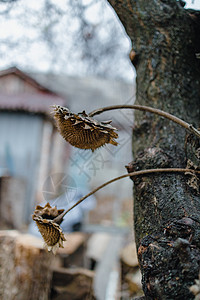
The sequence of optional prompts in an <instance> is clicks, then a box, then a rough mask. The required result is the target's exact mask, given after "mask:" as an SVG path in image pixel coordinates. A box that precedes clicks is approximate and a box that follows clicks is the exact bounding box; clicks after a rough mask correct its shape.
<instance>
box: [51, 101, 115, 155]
mask: <svg viewBox="0 0 200 300" xmlns="http://www.w3.org/2000/svg"><path fill="white" fill-rule="evenodd" d="M53 108H54V111H53V113H54V118H55V120H56V125H57V128H58V130H59V132H60V134H61V135H62V137H63V138H64V139H65V140H66V141H67V142H69V143H70V144H71V145H72V146H74V147H77V148H80V149H91V150H92V151H94V150H95V149H97V148H99V147H101V146H103V145H105V144H112V145H115V146H117V145H118V143H117V142H116V141H115V139H116V138H118V134H117V133H116V132H115V130H116V128H114V127H112V126H111V125H110V123H111V121H104V122H98V121H97V120H95V119H93V118H91V117H89V116H88V115H87V114H86V112H85V111H83V112H82V113H78V114H74V113H72V112H70V110H69V109H68V108H65V107H63V106H60V105H53Z"/></svg>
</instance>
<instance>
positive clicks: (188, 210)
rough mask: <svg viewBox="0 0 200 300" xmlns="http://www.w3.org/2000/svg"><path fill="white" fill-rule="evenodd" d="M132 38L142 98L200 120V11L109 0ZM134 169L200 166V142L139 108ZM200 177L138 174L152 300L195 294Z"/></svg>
mask: <svg viewBox="0 0 200 300" xmlns="http://www.w3.org/2000/svg"><path fill="white" fill-rule="evenodd" d="M109 2H110V4H111V5H112V6H113V8H114V9H115V11H116V13H117V14H118V16H119V18H120V20H121V21H122V23H123V25H124V27H125V29H126V31H127V34H128V35H129V37H130V38H131V41H132V45H133V49H132V52H131V58H132V62H133V64H134V66H135V68H136V71H137V100H136V101H137V104H140V105H147V106H152V107H155V108H159V109H162V110H164V111H167V112H170V113H172V114H174V115H175V116H177V117H179V118H182V119H183V120H185V121H187V122H188V123H191V124H193V125H194V126H196V127H199V124H200V105H199V104H200V60H199V59H198V58H197V57H198V55H197V53H199V52H200V39H199V33H200V26H199V25H200V13H199V12H197V11H196V12H195V11H192V10H190V11H189V10H185V9H184V8H183V7H182V1H180V2H179V1H175V0H157V1H156V0H155V1H145V0H137V1H136V0H135V1H134V0H132V1H120V0H117V1H116V0H109ZM133 154H134V159H135V160H134V162H133V163H132V164H130V165H129V171H135V170H140V169H150V168H165V167H167V168H168V167H179V168H184V167H186V165H187V166H189V167H193V168H197V167H198V168H199V166H200V163H199V157H200V142H199V140H198V138H196V137H194V136H193V135H192V134H188V133H187V132H186V131H185V130H184V129H183V128H181V127H179V126H178V125H177V124H174V123H172V122H170V121H168V120H166V119H163V118H160V117H159V116H155V115H151V114H149V113H145V114H144V113H142V112H136V113H135V126H134V129H133ZM199 213H200V195H199V178H197V177H195V176H192V175H190V174H188V175H185V174H156V175H155V174H152V175H145V176H142V177H140V178H137V179H136V178H134V222H135V233H136V243H137V248H138V257H139V261H140V267H141V271H142V283H143V290H144V293H145V296H146V299H162V300H163V299H187V300H188V299H194V297H195V296H194V295H193V294H192V292H191V291H190V290H189V288H190V286H192V285H193V284H194V282H195V279H198V273H199V263H200V215H199Z"/></svg>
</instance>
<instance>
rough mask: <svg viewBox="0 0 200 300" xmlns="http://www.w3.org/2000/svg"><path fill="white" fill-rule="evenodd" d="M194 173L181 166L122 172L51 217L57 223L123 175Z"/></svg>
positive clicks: (197, 172) (195, 172) (196, 172)
mask: <svg viewBox="0 0 200 300" xmlns="http://www.w3.org/2000/svg"><path fill="white" fill-rule="evenodd" d="M187 172H188V173H190V174H191V173H194V174H200V171H196V170H191V169H181V168H164V169H148V170H141V171H135V172H131V173H129V174H124V175H121V176H119V177H115V178H113V179H111V180H109V181H107V182H105V183H103V184H102V185H100V186H98V187H97V188H95V189H94V190H92V191H91V192H90V193H88V194H87V195H85V196H84V197H82V198H81V199H80V200H79V201H77V202H76V203H75V204H74V205H73V206H72V207H70V208H69V209H68V210H66V211H64V212H63V213H62V214H60V215H59V216H58V217H56V218H55V219H53V222H55V223H58V222H61V220H62V219H63V217H64V216H65V215H66V214H67V213H68V212H69V211H70V210H72V209H73V208H74V207H76V206H77V205H79V204H80V203H81V202H83V201H84V200H85V199H86V198H88V197H89V196H91V195H93V194H94V193H96V192H97V191H99V190H100V189H102V188H104V187H105V186H106V185H108V184H110V183H112V182H114V181H117V180H120V179H123V178H125V177H134V176H135V177H136V176H141V175H145V174H152V173H187Z"/></svg>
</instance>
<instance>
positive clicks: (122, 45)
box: [0, 0, 200, 80]
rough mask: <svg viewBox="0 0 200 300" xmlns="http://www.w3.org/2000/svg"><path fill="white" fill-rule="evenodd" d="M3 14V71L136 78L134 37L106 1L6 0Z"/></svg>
mask: <svg viewBox="0 0 200 300" xmlns="http://www.w3.org/2000/svg"><path fill="white" fill-rule="evenodd" d="M187 2H188V4H189V5H190V6H194V5H196V7H197V6H198V5H199V6H200V3H197V2H199V1H194V3H193V1H190V0H188V1H187ZM197 8H198V7H197ZM0 17H1V31H0V55H1V57H2V60H1V62H0V68H1V69H3V68H6V67H9V66H13V65H16V66H18V67H21V68H23V69H29V70H31V71H33V70H34V71H44V72H54V73H58V72H59V73H60V72H62V73H65V74H70V75H76V76H77V75H78V76H79V75H81V76H86V75H89V76H92V75H98V76H102V77H109V78H119V79H123V80H133V77H134V69H133V67H132V65H131V64H130V62H129V57H128V54H129V52H130V50H131V43H130V40H129V38H128V37H127V35H126V33H125V31H124V29H123V27H122V26H121V24H120V22H119V20H118V18H117V17H116V14H115V13H114V11H113V10H112V8H111V7H110V6H109V5H108V4H107V1H105V0H78V1H69V0H66V1H63V0H57V1H56V2H55V1H53V0H41V1H33V0H32V1H26V0H1V1H0Z"/></svg>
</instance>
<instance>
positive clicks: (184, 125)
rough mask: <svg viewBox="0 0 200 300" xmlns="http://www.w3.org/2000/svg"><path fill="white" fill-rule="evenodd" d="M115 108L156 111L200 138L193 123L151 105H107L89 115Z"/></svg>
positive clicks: (199, 132) (199, 133)
mask: <svg viewBox="0 0 200 300" xmlns="http://www.w3.org/2000/svg"><path fill="white" fill-rule="evenodd" d="M114 109H136V110H141V111H148V112H150V113H154V114H156V115H159V116H161V117H164V118H166V119H169V120H171V121H172V122H174V123H176V124H179V125H180V126H182V127H183V128H185V129H187V130H188V131H190V132H192V133H193V134H195V135H196V136H198V138H200V131H199V130H197V129H196V128H195V127H194V126H193V125H192V124H188V123H187V122H185V121H183V120H181V119H179V118H177V117H175V116H174V115H171V114H169V113H167V112H165V111H163V110H160V109H157V108H153V107H149V106H143V105H112V106H107V107H102V108H98V109H96V110H93V111H92V112H90V113H89V114H88V115H89V116H90V117H93V116H95V115H99V114H101V113H102V112H104V111H109V110H114Z"/></svg>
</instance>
